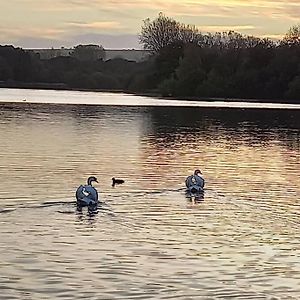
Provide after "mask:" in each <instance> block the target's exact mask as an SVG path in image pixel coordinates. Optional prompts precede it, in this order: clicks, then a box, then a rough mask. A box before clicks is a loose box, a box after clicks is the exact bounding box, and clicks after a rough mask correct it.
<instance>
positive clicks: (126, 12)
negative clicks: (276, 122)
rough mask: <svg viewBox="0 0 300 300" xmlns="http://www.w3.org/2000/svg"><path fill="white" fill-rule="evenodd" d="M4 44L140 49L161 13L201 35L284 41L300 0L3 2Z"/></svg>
mask: <svg viewBox="0 0 300 300" xmlns="http://www.w3.org/2000/svg"><path fill="white" fill-rule="evenodd" d="M0 1H1V6H0V7H1V9H0V16H1V24H0V45H7V44H11V45H14V46H18V47H22V48H50V47H55V48H57V47H58V48H60V47H73V46H75V45H78V44H88V43H93V44H100V45H103V46H104V48H110V49H121V48H126V49H127V48H140V47H141V45H139V43H138V39H137V35H138V33H139V32H140V30H141V26H142V24H143V20H144V19H146V18H150V19H151V20H153V19H155V18H156V17H157V16H158V13H159V12H162V13H164V14H165V15H166V16H168V17H171V18H174V19H175V20H176V21H179V22H182V23H185V24H192V25H196V26H197V27H198V28H199V29H200V30H201V32H203V33H206V32H216V31H227V30H235V31H237V32H240V33H243V34H247V35H254V36H259V37H270V38H278V37H279V38H280V37H281V36H282V35H284V34H285V33H286V32H287V30H288V29H289V28H290V27H291V26H293V25H296V24H299V23H300V0H289V1H286V0H212V1H204V0H162V1H157V0H151V1H150V0H139V1H137V0H127V1H122V0H65V1H63V0H39V1H38V0H7V1H5V0H0Z"/></svg>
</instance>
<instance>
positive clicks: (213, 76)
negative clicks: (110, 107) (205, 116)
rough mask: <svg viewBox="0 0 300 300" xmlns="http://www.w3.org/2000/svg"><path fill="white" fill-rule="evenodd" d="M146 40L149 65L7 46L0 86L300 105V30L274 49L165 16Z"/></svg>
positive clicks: (0, 60) (0, 53)
mask: <svg viewBox="0 0 300 300" xmlns="http://www.w3.org/2000/svg"><path fill="white" fill-rule="evenodd" d="M139 39H140V42H141V44H142V45H143V48H144V49H145V50H148V51H149V52H150V53H151V56H150V57H149V59H147V60H146V61H142V62H135V61H127V60H124V59H112V60H108V61H105V60H103V58H104V56H103V55H104V50H103V47H102V46H96V45H86V46H83V45H79V46H77V47H75V48H74V54H73V55H72V56H70V57H57V58H53V59H50V60H41V59H40V58H39V57H38V56H37V55H33V54H32V53H29V52H27V51H25V50H23V49H21V48H15V47H13V46H0V82H1V84H2V86H9V85H10V86H13V85H15V86H21V85H22V84H23V85H24V84H25V85H26V84H32V85H37V84H44V85H46V86H47V85H48V86H51V85H54V86H55V85H60V86H62V87H63V88H75V89H98V90H122V91H128V92H135V93H156V94H158V95H163V96H171V97H191V98H240V99H250V98H251V99H267V100H278V101H282V100H285V101H289V102H293V103H300V25H295V26H292V27H291V28H290V29H289V30H288V32H287V33H286V35H285V36H284V37H283V38H282V40H280V41H277V42H274V41H272V40H270V39H267V38H258V37H253V36H246V35H242V34H240V33H237V32H234V31H228V32H216V33H207V34H203V33H201V32H200V31H199V29H198V28H196V27H195V26H193V25H186V24H182V23H179V22H177V21H176V20H174V19H172V18H169V17H166V16H165V15H164V14H162V13H160V14H159V15H158V17H157V18H156V19H154V20H153V21H151V20H150V19H146V20H144V22H143V25H142V28H141V33H140V35H139Z"/></svg>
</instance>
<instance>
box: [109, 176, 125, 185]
mask: <svg viewBox="0 0 300 300" xmlns="http://www.w3.org/2000/svg"><path fill="white" fill-rule="evenodd" d="M111 180H112V186H113V187H114V186H115V185H116V184H122V183H124V182H125V181H124V180H123V179H116V178H115V177H113V178H112V179H111Z"/></svg>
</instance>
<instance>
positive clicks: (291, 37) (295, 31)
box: [282, 24, 300, 45]
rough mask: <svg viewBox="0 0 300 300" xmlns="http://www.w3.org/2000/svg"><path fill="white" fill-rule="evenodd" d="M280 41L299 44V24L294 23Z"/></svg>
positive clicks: (286, 43) (287, 43)
mask: <svg viewBox="0 0 300 300" xmlns="http://www.w3.org/2000/svg"><path fill="white" fill-rule="evenodd" d="M282 43H283V44H285V45H300V24H298V25H294V26H292V27H291V28H290V29H289V30H288V32H287V33H286V34H285V36H284V38H283V40H282Z"/></svg>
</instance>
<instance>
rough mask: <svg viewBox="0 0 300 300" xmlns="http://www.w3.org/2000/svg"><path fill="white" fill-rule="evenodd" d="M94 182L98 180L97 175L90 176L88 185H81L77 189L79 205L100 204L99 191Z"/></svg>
mask: <svg viewBox="0 0 300 300" xmlns="http://www.w3.org/2000/svg"><path fill="white" fill-rule="evenodd" d="M92 182H98V180H97V178H96V177H95V176H90V177H89V178H88V180H87V184H86V185H80V186H79V187H78V189H77V191H76V199H77V205H79V206H96V205H97V204H98V192H97V190H96V189H95V188H94V187H93V186H92Z"/></svg>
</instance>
